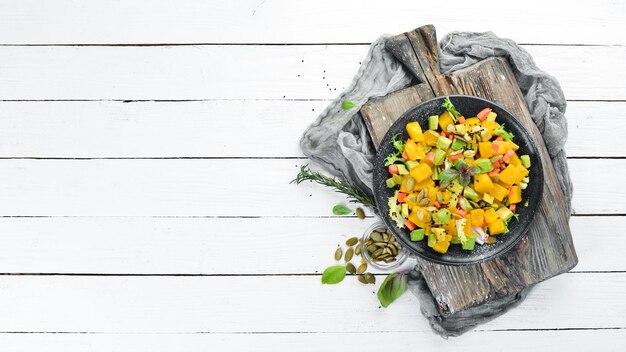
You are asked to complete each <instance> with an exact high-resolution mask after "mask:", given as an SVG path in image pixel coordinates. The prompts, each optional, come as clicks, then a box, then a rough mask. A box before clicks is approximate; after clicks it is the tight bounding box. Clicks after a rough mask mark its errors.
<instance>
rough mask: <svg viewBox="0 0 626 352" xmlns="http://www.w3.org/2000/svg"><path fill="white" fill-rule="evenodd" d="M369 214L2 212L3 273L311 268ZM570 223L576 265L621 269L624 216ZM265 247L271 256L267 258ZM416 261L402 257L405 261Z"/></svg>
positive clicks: (324, 261)
mask: <svg viewBox="0 0 626 352" xmlns="http://www.w3.org/2000/svg"><path fill="white" fill-rule="evenodd" d="M316 196H317V195H316ZM374 221H375V219H374V218H368V219H366V220H364V221H362V220H359V219H357V218H355V217H350V218H348V217H321V218H315V217H285V218H275V217H268V218H264V217H260V218H237V217H232V218H202V217H200V218H197V217H43V218H37V217H35V218H32V217H24V218H22V217H15V218H13V217H9V218H6V217H5V218H0V234H2V236H0V258H2V266H1V267H0V272H2V273H66V274H71V273H75V274H108V275H114V274H206V275H276V274H285V273H289V274H314V273H316V272H318V273H319V272H320V271H321V270H322V269H323V268H324V267H325V266H326V265H329V264H330V262H329V260H331V257H332V252H333V251H334V249H335V248H336V247H337V245H338V244H342V243H344V242H345V240H346V239H348V238H350V237H352V236H358V235H360V234H362V233H363V231H365V230H366V229H367V228H368V227H369V226H370V225H371V224H372V223H373V222H374ZM571 225H572V232H573V237H574V241H575V243H576V249H577V252H578V255H579V258H580V264H578V266H576V268H574V269H573V271H574V272H581V271H596V272H607V271H626V261H624V260H623V257H622V253H621V252H620V251H615V250H613V247H614V246H615V245H614V244H615V243H618V242H620V241H622V237H623V235H622V234H621V233H620V232H618V231H614V229H616V228H624V227H625V226H626V216H614V217H600V216H576V217H573V218H572V220H571ZM241 229H246V231H242V230H241ZM598 234H601V236H602V238H603V240H602V241H598V236H599V235H598ZM216 243H219V245H218V246H216V245H215V244H216ZM243 243H245V244H246V245H242V244H243ZM304 243H306V245H303V244H304ZM172 248H176V250H175V251H173V250H172ZM224 248H236V249H237V257H238V258H242V259H241V260H232V258H233V256H232V252H231V251H229V250H224ZM268 252H270V253H272V260H267V253H268ZM294 253H297V257H296V256H294ZM244 259H245V260H244ZM250 263H254V265H251V264H250ZM414 263H415V262H414V261H410V263H409V262H407V264H408V265H407V268H410V266H411V264H414ZM370 270H371V271H372V272H378V271H376V270H373V269H370Z"/></svg>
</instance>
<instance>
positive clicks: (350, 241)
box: [346, 237, 359, 246]
mask: <svg viewBox="0 0 626 352" xmlns="http://www.w3.org/2000/svg"><path fill="white" fill-rule="evenodd" d="M358 242H359V239H358V238H356V237H350V238H348V240H347V241H346V246H354V245H355V244H357V243H358Z"/></svg>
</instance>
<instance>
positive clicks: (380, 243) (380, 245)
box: [374, 242, 387, 248]
mask: <svg viewBox="0 0 626 352" xmlns="http://www.w3.org/2000/svg"><path fill="white" fill-rule="evenodd" d="M374 245H375V246H376V247H381V248H385V247H387V242H376V243H374Z"/></svg>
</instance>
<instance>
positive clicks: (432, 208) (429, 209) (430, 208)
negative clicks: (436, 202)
mask: <svg viewBox="0 0 626 352" xmlns="http://www.w3.org/2000/svg"><path fill="white" fill-rule="evenodd" d="M426 210H428V211H435V210H437V208H435V207H433V206H430V207H426Z"/></svg>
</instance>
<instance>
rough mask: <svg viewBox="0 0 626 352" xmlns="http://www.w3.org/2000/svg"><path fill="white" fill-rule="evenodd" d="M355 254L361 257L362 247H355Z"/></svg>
mask: <svg viewBox="0 0 626 352" xmlns="http://www.w3.org/2000/svg"><path fill="white" fill-rule="evenodd" d="M354 254H356V255H361V245H358V246H356V247H354Z"/></svg>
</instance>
